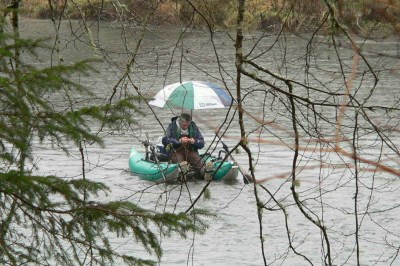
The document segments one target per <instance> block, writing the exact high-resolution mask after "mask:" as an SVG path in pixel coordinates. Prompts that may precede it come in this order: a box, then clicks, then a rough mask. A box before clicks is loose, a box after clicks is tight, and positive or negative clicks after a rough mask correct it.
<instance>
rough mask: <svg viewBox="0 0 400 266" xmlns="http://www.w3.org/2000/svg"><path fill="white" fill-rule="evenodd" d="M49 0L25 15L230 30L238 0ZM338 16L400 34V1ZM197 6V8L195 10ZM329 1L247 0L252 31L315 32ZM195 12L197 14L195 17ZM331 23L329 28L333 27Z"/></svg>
mask: <svg viewBox="0 0 400 266" xmlns="http://www.w3.org/2000/svg"><path fill="white" fill-rule="evenodd" d="M52 2H56V3H58V4H55V3H53V5H52V6H50V5H49V1H48V0H29V1H22V6H21V8H22V10H23V15H24V16H27V17H33V18H50V17H51V16H52V15H54V16H56V17H58V16H60V15H62V16H65V17H68V18H72V19H76V18H81V17H85V18H87V19H99V18H100V19H102V20H107V19H117V18H119V19H126V20H135V21H136V22H140V21H143V20H144V19H145V18H146V17H148V16H149V15H150V14H151V16H150V17H151V19H150V23H151V24H154V25H178V24H185V25H186V24H191V26H193V27H205V26H207V24H209V25H211V26H212V27H213V28H219V29H227V28H232V27H234V26H235V23H236V14H237V10H236V0H219V1H215V0H205V1H192V2H193V5H194V6H192V5H190V4H189V3H188V2H187V1H185V0H163V1H160V0H121V1H118V3H119V4H118V5H117V4H116V3H117V2H116V1H110V0H91V1H88V0H74V1H67V5H66V6H64V5H63V3H64V1H52ZM332 8H333V9H334V10H335V14H336V18H337V19H338V20H339V21H340V23H341V24H342V25H344V26H345V27H347V28H348V29H351V30H352V31H353V32H356V33H365V34H366V33H368V32H370V31H371V30H374V31H375V32H382V33H383V34H390V33H391V32H400V23H399V21H400V19H399V18H400V0H396V1H393V0H381V1H373V0H355V1H344V0H342V1H336V3H335V5H333V6H332ZM194 9H196V10H197V11H198V12H200V13H201V14H202V15H199V14H198V12H193V11H194ZM327 10H328V7H327V5H326V3H325V1H322V0H309V1H295V0H269V1H266V0H249V1H247V13H246V22H247V23H246V25H247V27H248V28H249V29H268V30H271V31H273V30H277V29H280V28H281V27H282V26H284V28H285V30H287V31H296V32H303V31H310V30H313V29H315V28H316V27H317V26H319V25H320V24H321V23H322V22H323V21H324V19H326V14H328V11H327ZM193 14H195V15H193ZM329 27H330V26H329V23H325V25H324V26H323V30H324V31H329V30H331V29H330V28H329Z"/></svg>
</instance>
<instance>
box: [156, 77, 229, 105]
mask: <svg viewBox="0 0 400 266" xmlns="http://www.w3.org/2000/svg"><path fill="white" fill-rule="evenodd" d="M232 102H233V99H232V97H231V96H230V95H229V94H228V93H227V92H226V91H225V90H223V89H222V88H221V87H219V86H217V85H215V84H212V83H209V82H202V81H184V82H182V83H180V82H177V83H174V84H171V85H168V86H166V87H164V88H163V89H162V90H161V91H159V92H158V93H157V94H156V95H155V96H154V99H153V100H151V101H150V102H149V104H151V105H154V106H158V107H164V106H169V107H182V108H184V109H188V110H198V109H214V108H226V107H229V106H230V105H231V104H232Z"/></svg>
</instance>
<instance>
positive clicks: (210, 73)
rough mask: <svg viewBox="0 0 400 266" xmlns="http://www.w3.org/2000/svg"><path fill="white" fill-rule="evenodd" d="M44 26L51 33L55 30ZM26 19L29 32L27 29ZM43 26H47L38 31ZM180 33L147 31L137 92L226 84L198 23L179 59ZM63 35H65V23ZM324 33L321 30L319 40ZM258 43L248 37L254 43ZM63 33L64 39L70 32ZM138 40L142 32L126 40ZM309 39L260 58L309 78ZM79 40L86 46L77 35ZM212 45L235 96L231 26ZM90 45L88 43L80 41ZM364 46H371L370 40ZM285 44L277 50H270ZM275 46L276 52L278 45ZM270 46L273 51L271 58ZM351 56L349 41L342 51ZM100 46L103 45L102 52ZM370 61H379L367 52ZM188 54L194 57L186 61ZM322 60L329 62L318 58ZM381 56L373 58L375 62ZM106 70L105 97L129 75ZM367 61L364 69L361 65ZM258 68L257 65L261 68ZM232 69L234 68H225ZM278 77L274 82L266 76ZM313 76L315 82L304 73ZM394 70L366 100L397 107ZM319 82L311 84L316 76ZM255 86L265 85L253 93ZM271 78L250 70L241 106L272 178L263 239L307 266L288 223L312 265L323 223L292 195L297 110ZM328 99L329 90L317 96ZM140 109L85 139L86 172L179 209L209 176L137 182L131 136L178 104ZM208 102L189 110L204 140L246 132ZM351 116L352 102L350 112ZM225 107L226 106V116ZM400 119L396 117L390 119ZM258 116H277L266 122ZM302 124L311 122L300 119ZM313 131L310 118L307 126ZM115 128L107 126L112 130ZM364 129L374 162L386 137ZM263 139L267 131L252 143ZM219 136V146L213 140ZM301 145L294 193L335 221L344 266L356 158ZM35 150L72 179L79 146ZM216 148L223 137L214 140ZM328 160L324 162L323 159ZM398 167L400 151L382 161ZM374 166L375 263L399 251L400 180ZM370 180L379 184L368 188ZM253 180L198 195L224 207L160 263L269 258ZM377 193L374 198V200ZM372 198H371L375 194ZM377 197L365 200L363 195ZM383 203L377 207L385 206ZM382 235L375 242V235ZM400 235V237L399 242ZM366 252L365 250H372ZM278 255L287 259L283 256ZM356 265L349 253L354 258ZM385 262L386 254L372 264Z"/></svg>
mask: <svg viewBox="0 0 400 266" xmlns="http://www.w3.org/2000/svg"><path fill="white" fill-rule="evenodd" d="M45 26H46V27H47V26H48V24H46V23H45V22H43V21H36V22H35V23H32V22H30V23H29V24H24V29H26V30H27V32H30V33H31V34H33V33H35V32H38V31H39V30H38V29H43V28H44V27H45ZM50 28H51V27H49V29H48V30H49V31H50ZM28 29H29V30H28ZM40 32H42V33H43V30H42V31H40ZM179 33H180V32H179V31H176V30H173V29H168V30H163V29H161V28H156V29H153V33H152V34H149V35H148V36H147V39H146V40H145V41H144V47H143V50H141V51H140V53H139V56H138V58H137V61H136V62H135V65H134V67H133V70H132V73H131V74H130V77H131V79H132V80H134V82H135V84H136V85H137V86H138V87H139V89H140V90H141V91H140V92H141V93H142V94H143V95H145V96H148V97H151V96H152V95H154V94H155V93H156V92H157V91H158V90H159V89H160V88H162V87H163V85H165V84H169V83H172V82H176V81H179V80H191V79H194V80H210V81H213V82H215V83H217V84H218V83H220V81H219V80H218V77H219V74H218V73H219V71H220V70H221V69H219V68H218V67H217V64H216V55H215V53H213V51H212V50H211V43H210V39H209V38H207V36H206V35H204V34H203V33H200V32H198V33H197V34H190V35H188V36H187V38H186V39H185V40H184V42H185V45H186V46H185V47H186V50H185V54H184V60H183V63H182V62H180V61H179V60H178V58H179V57H177V58H175V57H174V58H173V60H171V55H172V53H173V52H176V51H175V50H174V49H175V42H174V40H175V38H176V37H177V36H178V35H179ZM65 34H66V35H65V36H63V38H62V40H63V41H66V39H68V38H70V37H71V36H69V35H68V34H67V33H65ZM118 36H119V32H118V31H116V29H115V28H113V27H103V28H102V31H101V38H103V39H104V41H105V40H107V41H108V42H105V44H106V46H107V47H108V48H110V49H112V50H113V51H112V53H111V52H110V53H109V54H108V56H109V58H110V60H111V59H113V60H114V61H113V62H114V63H115V64H116V65H118V64H121V65H120V67H121V66H124V65H125V64H126V63H127V61H129V58H127V56H125V55H124V54H121V53H118V49H121V51H124V49H125V48H124V47H122V46H121V41H120V39H119V37H118ZM321 39H322V38H321ZM271 41H272V38H271V40H266V41H265V43H262V45H261V46H264V47H268V45H270V43H269V42H271ZM248 42H249V43H250V42H251V41H250V40H249V41H248ZM66 43H68V42H66ZM130 44H131V45H132V46H131V47H130V49H133V48H132V47H134V45H135V40H130ZM306 44H307V42H306V41H305V40H303V39H299V38H298V37H295V36H288V37H287V38H286V43H285V45H286V48H287V49H288V51H287V57H288V58H287V60H288V61H287V62H286V63H285V64H286V65H284V64H283V63H282V62H281V61H279V60H280V58H279V56H278V55H279V53H278V54H275V56H276V57H275V58H272V57H264V58H263V60H265V67H270V68H271V69H275V70H277V71H278V69H279V67H282V66H284V67H286V69H287V70H288V73H287V75H288V76H289V77H291V78H300V77H302V75H303V73H304V71H305V69H304V66H303V65H302V64H301V63H300V64H299V62H303V61H299V60H298V59H299V58H301V57H302V56H304V53H305V52H306V49H305V47H306ZM65 45H66V46H65V47H67V48H65V50H63V51H62V54H63V57H64V58H65V60H66V61H74V60H76V59H77V58H79V57H80V56H82V53H81V50H78V51H77V50H75V47H73V46H71V43H69V46H68V45H67V44H65ZM76 45H78V46H79V47H81V44H79V43H77V44H76ZM215 45H216V47H217V49H218V52H219V54H218V56H219V60H220V62H221V64H222V67H223V72H224V73H225V78H226V82H227V85H228V87H229V89H230V90H231V93H232V94H233V95H235V93H236V92H235V85H234V78H231V77H234V75H235V70H234V50H233V44H232V41H231V40H230V38H229V37H228V36H227V35H226V34H224V33H218V34H216V39H215ZM82 47H83V46H82ZM366 48H368V49H370V51H371V54H373V52H374V51H379V50H382V49H387V50H391V49H396V44H395V43H391V42H388V43H368V44H367V47H366ZM366 48H365V49H366ZM274 49H278V48H274ZM276 52H281V51H279V50H277V51H276ZM315 52H316V53H319V54H318V56H319V57H320V58H322V59H323V58H325V59H326V60H325V61H323V60H321V61H319V64H321V65H319V67H320V69H319V70H315V73H319V74H320V76H319V80H322V83H325V84H328V85H329V86H330V87H332V88H335V83H336V84H340V83H341V82H342V80H339V79H340V77H338V76H337V75H338V72H337V71H338V69H337V64H336V62H334V61H332V60H331V58H332V57H334V52H335V51H333V49H332V47H331V46H329V45H326V46H324V47H323V48H321V49H318V50H316V51H315ZM272 54H273V53H272V52H271V53H268V54H267V55H268V56H271V55H272ZM346 54H349V52H348V51H347V50H345V49H344V48H343V55H346ZM103 55H104V54H103ZM372 60H373V61H374V60H375V59H374V58H373V57H372ZM384 61H385V63H384V62H383V61H379V60H376V65H377V66H378V67H379V66H383V65H385V67H386V68H392V67H394V66H395V65H396V64H398V61H396V60H394V59H384ZM188 62H191V63H188ZM321 62H324V63H323V64H322V63H321ZM346 62H347V63H349V65H350V64H351V58H349V57H348V58H347V61H346ZM374 62H375V61H374ZM98 67H99V70H100V71H101V73H100V74H99V75H95V76H91V77H90V78H89V79H88V80H87V81H88V83H89V84H90V86H91V87H93V89H94V90H95V92H97V93H99V94H100V95H111V88H113V87H114V86H115V84H116V83H117V80H118V79H119V78H120V77H121V76H122V72H123V70H120V69H118V68H116V67H115V65H110V64H109V62H104V63H103V64H99V65H98ZM365 67H366V66H365V65H364V64H360V68H365ZM260 75H261V74H260ZM230 76H231V77H230ZM271 82H274V81H271ZM309 82H310V83H313V81H311V80H310V81H309ZM357 82H358V83H355V84H353V85H354V86H353V89H354V90H359V92H358V95H360V98H361V99H365V98H366V97H368V95H369V92H368V91H364V90H362V89H361V88H363V87H366V88H369V87H370V85H371V83H372V80H371V79H370V78H366V79H365V80H362V81H357ZM398 83H399V76H398V75H396V74H395V73H394V72H390V71H387V72H384V73H381V79H380V83H379V84H380V86H379V88H378V89H377V90H378V93H376V94H374V95H373V96H372V98H371V99H373V101H372V103H373V104H372V103H371V105H385V106H387V105H391V104H392V103H393V102H394V101H395V99H396V97H397V96H396V95H397V89H398V88H397V87H398V86H397V84H398ZM125 85H126V87H124V88H123V89H121V95H123V94H124V93H130V94H135V93H136V92H135V90H134V88H133V87H132V86H131V85H130V83H129V82H127V83H125ZM314 85H315V84H314ZM253 89H260V91H258V92H255V91H253V92H252V91H251V90H253ZM266 89H267V88H265V87H263V86H260V85H257V84H255V83H254V82H253V81H251V80H249V79H244V80H243V88H242V90H243V93H244V94H246V97H245V99H244V104H245V105H244V106H245V110H246V112H248V113H249V114H252V115H253V116H254V117H255V118H256V119H258V120H255V119H253V118H252V116H249V115H248V116H246V117H245V119H246V120H245V125H246V130H247V132H251V135H250V139H251V140H252V141H251V142H250V147H251V150H252V152H253V156H254V157H253V160H254V161H253V163H254V164H255V171H256V177H257V178H258V179H268V178H269V179H268V180H269V181H268V182H265V183H263V184H262V185H263V187H260V186H258V187H257V191H258V193H259V197H260V198H261V200H262V201H263V202H264V203H265V204H266V206H267V207H268V208H269V209H268V211H267V210H264V211H263V217H262V238H263V241H264V251H265V254H266V260H267V262H268V263H269V264H273V263H277V264H280V265H308V264H307V263H306V262H305V261H304V260H303V259H301V257H299V256H297V255H294V254H293V252H289V254H286V253H287V252H288V250H287V249H288V235H287V234H288V232H287V230H286V220H285V218H288V220H287V226H288V228H290V237H291V241H293V246H295V247H297V250H296V251H297V252H299V253H301V254H304V255H305V256H307V257H308V258H310V259H311V260H312V261H313V263H314V264H316V265H319V264H322V263H321V261H322V258H321V257H320V252H316V251H317V250H318V251H320V250H321V235H320V233H319V231H318V228H317V227H316V226H315V225H314V224H312V223H310V222H309V221H308V220H306V219H305V218H304V216H303V215H302V214H301V213H300V212H299V210H298V208H297V207H296V206H295V205H294V201H293V197H292V195H291V189H290V187H291V183H290V178H291V176H290V171H291V167H292V158H293V155H294V154H293V149H292V146H293V143H294V140H293V134H292V131H293V130H292V129H291V126H292V125H291V122H290V114H289V113H288V111H287V110H286V108H284V107H283V105H281V104H279V101H280V100H281V99H276V98H273V97H272V96H271V94H269V93H265V91H266ZM320 97H321V98H323V97H326V96H324V95H322V94H321V95H320ZM139 105H140V108H141V110H142V111H143V112H144V113H145V114H146V116H141V115H136V114H135V118H136V119H137V120H138V125H136V126H134V127H131V128H129V129H127V130H126V131H125V132H122V133H118V134H117V133H116V132H113V133H112V134H107V133H106V134H105V136H106V137H105V142H106V148H104V149H100V148H98V147H93V146H90V145H88V146H87V147H86V148H87V156H88V157H87V158H85V159H86V161H87V166H86V169H87V171H88V172H87V174H86V176H87V178H90V179H93V180H96V181H101V182H104V183H105V184H107V185H108V186H109V187H110V188H111V189H112V193H110V195H108V198H109V199H110V200H116V199H121V200H130V201H132V202H136V203H139V204H140V205H141V206H143V207H147V208H149V209H155V210H159V211H162V210H164V209H166V210H168V211H175V212H178V211H184V210H186V209H187V208H188V207H189V206H190V205H191V203H192V202H193V200H194V199H195V198H196V197H197V196H198V195H199V193H200V192H201V191H202V189H203V186H204V183H202V182H198V183H190V184H188V186H187V187H180V186H166V185H155V186H154V185H152V184H151V183H148V182H146V181H141V180H139V179H138V178H137V177H135V176H132V175H131V174H130V173H129V171H128V155H129V151H130V148H131V146H132V145H133V146H135V147H136V148H138V149H139V150H142V151H144V147H142V146H141V144H140V141H143V140H145V139H146V133H147V134H148V136H149V137H150V139H151V140H156V139H157V138H158V137H159V136H161V135H162V134H163V127H162V126H164V127H165V126H166V125H167V124H168V123H169V120H170V118H171V117H172V116H174V115H176V114H179V112H180V110H168V109H159V108H154V112H155V114H156V116H157V118H158V120H159V121H160V123H159V122H158V121H156V120H155V119H154V114H153V112H152V111H151V110H150V108H149V107H148V106H147V105H146V104H145V103H144V102H141V103H140V104H139ZM227 112H228V110H227V109H226V110H202V111H194V112H193V117H194V120H195V121H196V123H197V124H198V125H199V127H200V128H201V130H202V132H203V134H204V136H205V139H206V142H207V143H208V144H212V142H213V140H214V138H215V135H214V130H215V129H216V128H218V127H220V126H222V129H223V130H225V129H226V128H228V131H227V133H226V135H225V136H224V141H225V142H226V143H227V144H228V145H229V146H230V147H233V146H234V145H235V144H236V143H237V142H238V141H239V138H238V137H239V136H240V135H239V128H238V124H237V122H236V120H235V122H233V123H229V121H230V118H231V117H232V116H234V115H236V114H235V113H234V112H233V110H231V111H230V112H229V113H227ZM321 113H325V115H326V116H327V117H329V116H330V117H332V118H334V117H335V113H334V109H329V108H326V109H325V110H321ZM348 113H349V116H351V114H352V112H350V111H348ZM368 115H369V116H370V119H371V120H373V121H375V122H376V123H377V124H379V123H383V124H384V123H395V122H396V123H397V122H398V120H399V117H398V116H397V117H396V116H393V117H392V119H393V121H382V120H381V117H382V116H381V113H379V110H375V111H371V112H369V113H368ZM225 116H228V119H227V120H226V121H227V122H226V123H224V121H225ZM394 120H396V121H394ZM260 121H262V122H270V121H274V123H270V124H268V123H267V124H266V126H264V127H260ZM346 123H348V124H351V123H352V122H351V120H349V119H344V121H343V125H344V126H345V125H347V124H346ZM317 125H318V127H319V130H320V131H321V132H324V134H326V135H325V137H327V138H331V137H334V134H335V130H336V129H335V128H332V126H331V125H329V124H327V123H325V122H324V121H323V120H322V119H321V120H320V121H319V122H318V123H317ZM304 130H305V129H304ZM308 130H310V132H312V130H313V129H312V128H310V129H308ZM342 130H343V131H348V132H349V133H351V129H348V128H346V127H343V129H342ZM108 133H110V132H108ZM363 133H364V134H363V135H362V136H361V137H360V139H359V145H363V147H364V149H363V150H362V152H363V153H362V154H361V156H364V157H365V158H368V159H371V160H376V159H377V156H376V154H377V153H379V152H380V145H381V142H380V141H378V140H377V138H376V135H375V134H373V133H371V132H367V131H365V132H363ZM392 137H393V139H392V141H394V142H395V143H396V142H397V143H399V139H398V135H397V136H392ZM256 140H260V141H256ZM214 145H215V144H214ZM301 146H302V150H301V154H300V159H299V172H298V179H299V180H300V187H299V188H298V191H299V197H300V198H301V200H304V204H305V205H306V206H307V207H308V208H309V210H308V211H309V212H310V213H313V218H315V217H317V216H318V217H319V218H320V219H323V223H324V224H325V225H326V226H327V227H328V228H329V234H330V236H331V239H330V244H331V248H332V251H334V252H335V254H334V255H333V257H334V263H335V264H337V265H341V264H346V261H347V263H348V260H349V261H351V262H354V261H355V253H354V250H353V247H354V241H355V240H354V230H355V229H354V227H355V225H354V214H353V212H354V193H355V191H354V184H355V180H354V179H353V176H354V175H353V174H354V172H353V171H354V168H352V167H350V168H348V167H347V166H348V165H349V164H352V160H351V158H348V157H346V156H343V155H341V154H335V153H333V152H332V147H330V146H329V145H328V144H324V143H322V144H321V143H320V144H316V143H315V142H313V140H312V139H308V138H306V137H305V136H304V138H302V139H301ZM34 147H35V148H38V150H37V152H36V153H35V155H36V156H37V158H38V159H37V165H38V166H39V170H38V171H39V172H40V173H43V174H57V175H58V176H61V177H65V178H77V177H80V171H81V165H80V164H81V159H80V157H79V153H78V152H76V153H72V156H71V157H66V156H65V155H63V154H62V153H61V152H58V151H56V150H54V149H53V148H52V147H51V146H50V145H44V146H39V145H38V144H37V143H35V144H34ZM219 147H220V146H219ZM343 147H345V148H346V149H347V148H349V143H346V142H344V143H343ZM384 153H385V154H387V155H388V156H393V158H397V157H394V156H395V154H394V153H393V152H392V151H390V150H387V149H385V150H384ZM234 156H235V158H236V160H237V161H238V162H239V163H240V164H241V166H242V167H243V169H246V170H247V168H248V158H247V155H246V154H245V152H244V151H242V152H241V153H239V154H234ZM321 161H322V162H323V163H322V164H321ZM387 163H388V164H390V163H392V164H394V165H396V160H393V162H387ZM375 170H376V171H375V172H374V171H371V167H367V165H360V168H359V171H360V176H361V180H360V183H361V188H360V191H359V202H358V204H359V206H360V209H362V211H363V212H365V210H366V208H367V206H368V208H369V212H368V215H364V216H363V217H360V218H363V222H362V226H361V227H360V235H362V239H361V243H360V244H361V248H362V249H363V250H364V251H363V253H362V264H363V265H371V264H373V263H374V262H375V261H376V260H377V258H382V261H383V260H384V259H387V258H388V257H389V256H390V255H392V254H393V250H392V249H391V248H390V247H389V246H390V245H389V244H385V241H388V243H393V244H394V246H396V245H397V246H398V236H399V235H400V231H399V230H400V229H399V228H398V226H393V225H397V224H398V222H397V217H398V216H399V214H400V213H399V212H400V211H399V208H393V207H394V205H393V204H395V202H397V193H395V192H393V190H395V189H396V188H398V186H399V180H398V178H397V179H396V178H395V177H394V176H391V175H389V174H387V173H385V172H382V171H380V170H379V169H375ZM371 188H374V190H371ZM253 189H254V188H253V185H244V184H243V182H242V180H241V178H240V180H239V182H238V183H236V184H233V185H226V184H222V183H211V185H210V186H209V190H210V192H211V199H209V200H206V199H201V200H199V202H198V204H197V205H196V207H199V208H209V209H210V210H212V211H214V212H215V213H217V214H218V217H217V218H215V219H210V220H209V224H210V228H209V230H208V231H207V232H206V234H205V235H191V236H189V237H188V239H186V240H182V239H180V238H178V237H172V238H170V239H163V240H162V246H163V248H164V256H163V258H162V262H161V265H184V264H190V265H262V264H264V263H263V257H262V253H261V242H260V222H259V218H258V215H257V208H256V201H255V197H254V190H253ZM269 193H271V194H274V195H275V198H276V199H278V200H280V201H281V203H280V204H282V205H284V206H286V212H287V213H288V214H289V215H288V216H287V217H286V216H285V213H283V212H282V210H280V209H279V208H278V207H279V206H278V205H277V204H276V203H275V202H274V201H272V200H270V194H269ZM371 201H372V202H371ZM371 203H372V204H371ZM368 204H370V205H368ZM391 208H393V209H392V210H391V211H385V212H383V213H380V211H382V210H389V209H391ZM111 242H112V243H113V244H115V245H116V246H117V247H118V249H119V250H120V251H123V252H126V253H130V254H132V253H134V254H137V255H138V256H139V255H140V256H143V257H148V255H147V254H146V253H145V252H144V251H143V250H141V249H139V248H138V247H137V246H136V241H135V240H133V239H130V238H129V237H128V238H125V239H115V240H111ZM376 243H380V245H377V244H376ZM396 243H397V244H396ZM367 250H368V252H365V251H367ZM282 258H285V259H284V260H283V259H282ZM350 264H354V263H350ZM377 265H385V263H382V264H379V263H378V264H377Z"/></svg>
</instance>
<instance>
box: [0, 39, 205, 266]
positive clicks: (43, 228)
mask: <svg viewBox="0 0 400 266" xmlns="http://www.w3.org/2000/svg"><path fill="white" fill-rule="evenodd" d="M37 48H45V46H44V45H43V44H42V41H41V40H37V41H31V40H22V39H19V38H17V37H15V36H14V35H7V34H5V33H0V73H1V74H0V165H1V166H0V209H1V212H0V264H1V265H22V264H29V265H83V264H95V265H111V264H113V263H115V262H116V261H117V260H118V261H123V262H124V263H125V264H128V265H153V264H155V262H154V261H151V260H142V259H141V258H136V257H134V256H128V255H126V254H119V253H117V252H116V251H115V250H114V249H113V246H112V245H111V243H110V238H116V237H133V238H134V239H135V240H136V241H135V244H136V245H138V246H142V247H144V248H145V250H147V251H148V252H149V253H150V254H151V255H153V256H155V258H157V259H159V258H160V257H161V256H162V249H161V246H160V239H159V238H160V237H168V236H171V235H173V234H178V235H179V236H181V237H186V236H187V234H188V233H189V232H198V233H203V232H204V231H205V229H206V224H204V223H203V222H202V221H201V220H200V217H201V216H204V215H208V214H207V212H205V211H202V210H193V211H192V212H191V213H179V214H173V213H155V212H152V211H148V210H145V209H143V208H140V207H139V206H137V205H136V204H133V203H131V202H97V201H93V199H95V198H98V197H100V198H105V197H104V196H106V195H107V193H109V192H110V191H109V188H108V187H107V186H105V185H104V184H102V183H98V182H93V181H88V180H86V179H75V180H68V179H61V178H59V177H57V176H37V175H33V174H30V173H29V172H28V171H27V167H26V163H27V161H28V160H31V159H32V154H33V152H34V151H33V150H32V148H31V147H32V145H31V142H32V139H39V140H40V141H44V140H51V142H52V143H54V146H55V147H61V148H62V149H64V151H65V152H67V153H68V151H69V150H68V149H69V147H70V146H69V145H70V144H71V143H73V144H75V145H76V146H77V147H80V144H81V143H82V142H85V143H89V142H90V143H94V144H98V145H103V139H102V138H101V137H99V136H98V135H97V134H96V133H93V132H94V130H93V125H101V126H102V127H103V126H107V127H113V126H115V127H119V126H120V124H123V123H134V122H135V121H134V120H132V112H135V113H138V110H137V108H136V106H135V102H134V101H135V98H133V97H130V98H124V99H121V100H119V99H113V100H112V101H108V103H107V104H98V105H95V104H92V105H90V104H87V103H91V102H92V101H89V100H87V101H85V99H92V98H93V96H94V95H93V93H92V91H91V90H90V89H89V88H86V87H85V86H83V85H82V84H81V83H77V82H76V81H75V80H74V77H75V76H76V75H78V74H79V76H80V77H82V76H85V75H89V74H91V73H95V69H93V67H92V66H91V61H82V62H77V63H75V64H72V65H63V64H60V65H55V66H49V67H48V66H45V67H42V68H37V67H34V66H33V65H30V64H26V63H25V62H24V60H22V57H21V54H22V52H23V53H24V58H29V57H35V56H36V54H35V49H37ZM82 99H83V100H82ZM60 101H61V102H62V103H63V104H62V105H61V104H59V103H60ZM11 169H14V170H11ZM158 231H159V232H158ZM132 244H134V243H132Z"/></svg>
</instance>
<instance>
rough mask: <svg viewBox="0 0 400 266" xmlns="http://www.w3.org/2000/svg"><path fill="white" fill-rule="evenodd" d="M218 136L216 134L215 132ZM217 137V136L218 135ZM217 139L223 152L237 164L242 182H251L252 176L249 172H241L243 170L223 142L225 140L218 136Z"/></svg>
mask: <svg viewBox="0 0 400 266" xmlns="http://www.w3.org/2000/svg"><path fill="white" fill-rule="evenodd" d="M217 136H218V134H217ZM218 137H219V136H218ZM219 140H220V141H221V144H222V148H223V149H224V150H225V152H226V153H227V154H229V157H230V158H231V160H232V161H233V162H234V163H235V164H236V165H237V166H238V168H239V172H240V173H241V174H242V176H243V182H244V183H245V184H249V183H252V182H253V177H252V176H251V175H250V174H247V173H245V172H243V170H242V169H241V167H240V165H239V164H238V162H237V161H236V160H235V157H233V155H232V152H231V151H230V150H229V148H228V146H227V145H226V144H225V142H224V141H223V140H222V139H221V138H219Z"/></svg>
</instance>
